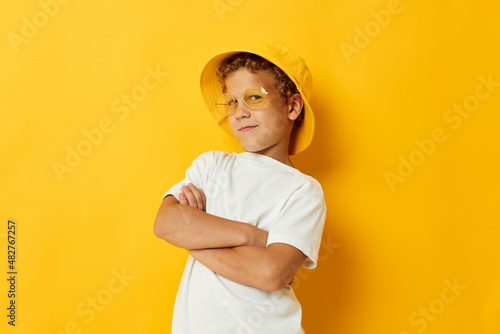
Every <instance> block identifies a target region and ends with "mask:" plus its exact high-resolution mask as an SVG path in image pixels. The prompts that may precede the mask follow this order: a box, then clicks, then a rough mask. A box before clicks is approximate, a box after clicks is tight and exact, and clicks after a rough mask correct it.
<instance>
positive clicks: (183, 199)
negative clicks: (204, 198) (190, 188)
mask: <svg viewBox="0 0 500 334" xmlns="http://www.w3.org/2000/svg"><path fill="white" fill-rule="evenodd" d="M179 203H180V204H189V203H188V201H187V198H186V195H184V193H183V192H181V193H179Z"/></svg>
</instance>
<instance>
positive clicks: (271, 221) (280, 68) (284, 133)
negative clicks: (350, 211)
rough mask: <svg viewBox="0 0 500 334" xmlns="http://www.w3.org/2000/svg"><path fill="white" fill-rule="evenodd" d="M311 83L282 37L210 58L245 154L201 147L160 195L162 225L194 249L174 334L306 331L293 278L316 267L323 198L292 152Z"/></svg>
mask: <svg viewBox="0 0 500 334" xmlns="http://www.w3.org/2000/svg"><path fill="white" fill-rule="evenodd" d="M311 87H312V78H311V74H310V72H309V69H308V68H307V66H306V65H305V63H304V61H303V60H302V59H301V58H300V57H298V56H297V55H296V54H295V53H293V52H292V51H291V50H290V49H288V48H287V47H286V46H284V45H282V44H279V43H276V42H265V43H260V44H258V45H256V46H254V47H252V48H250V49H246V50H232V51H229V52H224V53H221V54H218V55H217V56H215V57H214V58H213V59H212V60H210V61H209V62H208V64H207V65H206V66H205V68H204V70H203V72H202V76H201V89H202V93H203V97H204V99H205V101H206V103H207V105H208V108H209V110H210V112H211V113H212V115H214V117H215V118H216V120H217V122H218V123H219V125H220V126H221V127H222V128H224V129H225V130H226V131H228V132H229V133H231V134H233V135H234V136H235V137H236V138H237V139H238V141H239V142H240V144H241V145H242V146H243V148H244V150H245V152H243V153H239V154H237V153H232V154H228V153H224V152H220V151H217V152H216V151H211V152H207V153H204V154H202V155H200V156H199V157H198V158H197V159H195V160H194V161H193V163H192V165H191V167H190V168H189V169H188V170H187V172H186V178H185V179H184V180H183V181H182V182H180V183H179V184H177V185H175V186H174V187H172V188H171V189H170V190H169V191H167V193H166V194H165V197H164V198H163V201H162V204H161V206H160V209H159V211H158V214H157V217H156V220H155V226H154V231H155V234H156V235H157V236H158V237H160V238H162V239H164V240H166V241H167V242H169V243H170V244H172V245H174V246H177V247H181V248H185V249H186V250H188V251H189V253H190V256H189V258H188V262H187V264H186V267H185V270H184V274H183V276H182V280H181V284H180V287H179V291H178V293H177V298H176V301H175V306H174V315H173V322H172V333H174V334H175V333H182V334H191V333H203V334H209V333H217V334H221V333H274V334H279V333H283V334H296V333H303V332H304V331H303V329H302V327H301V316H302V310H301V307H300V304H299V302H298V301H297V299H296V298H295V295H294V293H293V290H292V289H291V288H290V286H289V283H290V284H291V280H292V279H293V276H294V275H295V273H296V272H297V271H298V270H299V269H300V267H301V266H305V267H307V268H314V267H315V266H316V261H317V257H318V251H319V246H320V242H321V234H322V232H323V226H324V221H325V216H326V206H325V202H324V197H323V191H322V189H321V186H320V185H319V183H318V182H317V181H316V180H314V179H313V178H311V177H309V176H307V175H305V174H302V173H301V172H299V171H298V170H297V169H295V168H294V167H293V164H292V162H291V161H290V158H289V155H293V154H297V153H299V152H300V151H302V150H304V149H305V148H306V147H307V146H308V145H309V144H310V142H311V140H312V137H313V134H314V115H313V113H312V109H311V107H310V105H309V102H308V99H309V96H310V93H311Z"/></svg>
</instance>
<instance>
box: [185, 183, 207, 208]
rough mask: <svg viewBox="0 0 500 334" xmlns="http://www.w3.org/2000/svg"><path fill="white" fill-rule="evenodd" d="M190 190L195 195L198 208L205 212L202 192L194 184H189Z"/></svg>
mask: <svg viewBox="0 0 500 334" xmlns="http://www.w3.org/2000/svg"><path fill="white" fill-rule="evenodd" d="M188 187H189V189H191V192H192V193H193V195H194V198H195V199H196V206H197V208H198V209H200V210H204V207H205V203H204V201H203V198H202V195H201V194H200V190H199V189H198V188H196V186H195V185H194V184H192V183H190V184H188Z"/></svg>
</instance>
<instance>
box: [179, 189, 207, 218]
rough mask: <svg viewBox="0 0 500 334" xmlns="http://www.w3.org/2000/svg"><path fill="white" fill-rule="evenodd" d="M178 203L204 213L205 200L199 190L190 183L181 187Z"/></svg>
mask: <svg viewBox="0 0 500 334" xmlns="http://www.w3.org/2000/svg"><path fill="white" fill-rule="evenodd" d="M179 203H180V204H187V205H189V206H191V207H193V208H195V209H198V210H201V211H203V212H206V208H207V198H206V196H205V193H204V192H203V190H202V189H201V188H196V186H195V185H194V184H192V183H190V184H188V185H187V186H182V192H181V193H179Z"/></svg>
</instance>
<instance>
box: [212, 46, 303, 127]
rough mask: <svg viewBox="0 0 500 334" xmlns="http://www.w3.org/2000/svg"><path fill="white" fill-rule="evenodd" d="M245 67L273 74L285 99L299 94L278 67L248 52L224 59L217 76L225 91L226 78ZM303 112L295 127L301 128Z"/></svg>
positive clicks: (277, 88) (275, 82)
mask: <svg viewBox="0 0 500 334" xmlns="http://www.w3.org/2000/svg"><path fill="white" fill-rule="evenodd" d="M243 67H244V68H246V69H247V70H249V71H252V72H255V71H267V72H268V73H269V74H271V76H272V78H273V79H274V86H275V88H276V90H277V91H278V92H279V93H280V95H281V96H282V97H283V98H285V99H287V98H289V97H290V96H292V95H293V94H297V93H299V91H298V89H297V86H296V85H295V83H294V82H293V81H292V80H290V78H289V77H288V76H287V75H286V74H285V72H283V71H282V70H281V69H280V68H279V67H278V66H276V65H274V64H273V63H271V62H270V61H268V60H266V59H264V58H262V57H260V56H257V55H256V54H253V53H248V52H240V53H236V54H234V55H232V56H229V57H227V58H226V59H224V60H223V61H222V63H221V64H220V66H219V68H218V69H217V71H216V74H217V76H218V77H219V83H220V85H221V87H222V90H223V91H226V78H227V77H228V76H229V75H230V74H231V73H233V72H235V71H236V70H238V69H240V68H243ZM303 111H304V108H302V112H301V113H300V115H299V117H298V118H297V119H296V120H295V123H294V127H299V126H300V125H301V124H302V119H303V117H304V113H303Z"/></svg>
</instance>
